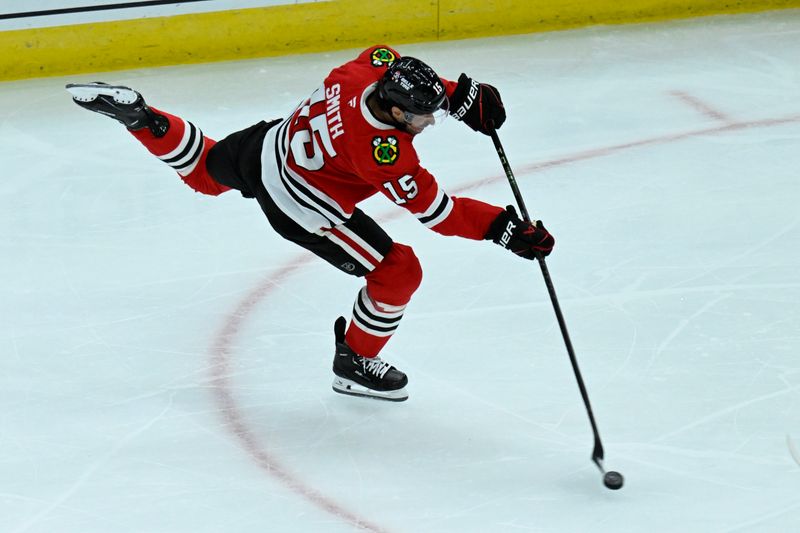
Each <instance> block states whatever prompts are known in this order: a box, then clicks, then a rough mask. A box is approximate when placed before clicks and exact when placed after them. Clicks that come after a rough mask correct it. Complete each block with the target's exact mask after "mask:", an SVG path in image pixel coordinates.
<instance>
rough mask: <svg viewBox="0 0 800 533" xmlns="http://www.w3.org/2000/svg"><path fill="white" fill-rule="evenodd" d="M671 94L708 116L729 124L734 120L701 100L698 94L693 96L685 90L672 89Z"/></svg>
mask: <svg viewBox="0 0 800 533" xmlns="http://www.w3.org/2000/svg"><path fill="white" fill-rule="evenodd" d="M670 94H672V96H675V97H676V98H678V99H680V100H682V101H683V102H684V103H686V104H689V106H690V107H693V108H694V109H695V110H697V111H699V112H700V113H702V114H703V115H705V116H707V117H710V118H713V119H714V120H719V121H720V122H725V123H728V124H729V123H731V122H732V120H731V119H730V118H729V117H728V116H727V115H726V114H725V113H723V112H721V111H718V110H716V109H714V108H713V107H711V106H710V105H708V104H707V103H705V102H704V101H702V100H700V99H699V98H697V97H696V96H693V95H691V94H689V93H687V92H684V91H672V92H671V93H670Z"/></svg>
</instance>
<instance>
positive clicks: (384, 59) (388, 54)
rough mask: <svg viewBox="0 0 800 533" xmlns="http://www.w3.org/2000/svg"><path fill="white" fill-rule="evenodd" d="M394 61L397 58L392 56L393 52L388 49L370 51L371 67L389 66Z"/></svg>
mask: <svg viewBox="0 0 800 533" xmlns="http://www.w3.org/2000/svg"><path fill="white" fill-rule="evenodd" d="M395 59H397V58H396V57H395V56H394V52H392V51H391V50H389V49H388V48H376V49H375V50H373V51H372V66H373V67H381V66H383V65H391V64H392V63H394V60H395Z"/></svg>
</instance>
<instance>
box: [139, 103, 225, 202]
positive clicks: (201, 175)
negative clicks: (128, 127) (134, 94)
mask: <svg viewBox="0 0 800 533" xmlns="http://www.w3.org/2000/svg"><path fill="white" fill-rule="evenodd" d="M151 109H152V110H153V112H154V113H157V114H159V115H162V116H164V117H166V118H167V120H169V129H168V130H167V134H166V135H164V136H163V137H156V136H155V135H153V134H152V133H151V132H150V130H149V129H148V128H143V129H141V130H136V131H132V132H131V133H132V134H133V136H134V137H136V138H137V139H138V140H139V142H141V143H142V144H143V145H144V147H145V148H147V149H148V150H149V151H150V153H151V154H153V155H154V156H156V157H158V158H159V159H161V160H162V161H163V162H165V163H166V164H168V165H169V166H171V167H172V168H173V169H174V170H175V171H176V172H177V173H178V175H179V176H180V177H181V179H182V180H183V181H184V183H186V185H188V186H189V187H191V188H192V189H194V190H195V191H197V192H200V193H203V194H209V195H212V196H218V195H220V194H222V193H224V192H225V191H229V190H231V189H230V187H226V186H225V185H222V184H220V183H217V182H216V181H214V178H212V177H211V175H210V174H209V173H208V170H206V157H207V156H208V151H209V150H210V149H211V147H212V146H214V144H216V141H214V140H213V139H209V138H208V137H204V136H203V132H202V131H200V129H199V128H198V127H197V126H195V125H194V124H192V123H191V122H188V121H184V120H183V119H181V118H180V117H176V116H174V115H170V114H169V113H164V112H163V111H159V110H158V109H155V108H153V107H151Z"/></svg>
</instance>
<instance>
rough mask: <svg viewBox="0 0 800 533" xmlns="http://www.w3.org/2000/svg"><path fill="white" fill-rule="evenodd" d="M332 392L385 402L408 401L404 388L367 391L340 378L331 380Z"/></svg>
mask: <svg viewBox="0 0 800 533" xmlns="http://www.w3.org/2000/svg"><path fill="white" fill-rule="evenodd" d="M333 390H334V392H338V393H339V394H346V395H348V396H360V397H362V398H372V399H374V400H386V401H389V402H404V401H406V400H408V392H406V389H405V388H402V389H397V390H388V391H378V390H374V389H368V388H367V387H364V386H362V385H359V384H358V383H355V382H354V381H350V380H349V379H344V378H340V377H338V376H337V377H335V378H333Z"/></svg>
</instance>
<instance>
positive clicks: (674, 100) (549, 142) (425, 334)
mask: <svg viewBox="0 0 800 533" xmlns="http://www.w3.org/2000/svg"><path fill="white" fill-rule="evenodd" d="M399 49H400V51H401V52H403V53H406V54H410V55H417V56H421V57H423V58H424V59H425V60H427V61H428V62H429V63H431V64H432V65H433V66H434V67H435V68H436V69H437V70H438V71H439V72H440V73H441V74H442V75H443V76H445V77H449V78H456V77H457V76H458V74H459V73H460V72H462V71H466V72H468V73H470V74H471V75H473V76H475V77H476V78H477V79H479V80H482V81H487V82H491V83H493V84H494V85H496V86H497V87H498V88H499V89H500V91H501V93H502V95H503V96H504V99H505V102H506V104H507V108H508V114H509V119H508V122H507V123H506V125H505V126H504V127H503V128H502V130H501V138H502V140H503V142H504V143H505V147H506V151H507V153H508V156H509V159H510V160H511V163H512V165H513V166H514V168H515V169H516V173H517V178H518V181H519V183H520V186H521V188H522V192H523V194H524V196H525V198H526V200H527V204H528V207H529V208H530V210H531V211H532V212H533V214H534V215H535V216H537V217H540V218H542V219H543V220H545V222H546V223H547V225H548V227H549V228H550V229H551V231H552V232H553V233H554V234H555V236H556V238H557V248H556V251H555V252H554V254H553V255H552V256H551V258H550V259H549V261H548V265H549V267H550V270H551V273H552V275H553V278H554V282H555V286H556V288H557V290H558V293H559V296H560V299H561V304H562V307H563V309H564V313H565V316H566V320H567V324H568V325H569V328H570V332H571V334H572V339H573V342H574V345H575V347H576V351H577V355H578V361H579V363H580V365H581V369H582V371H583V375H584V378H585V380H586V384H587V387H588V390H589V395H590V398H591V400H592V402H593V406H594V409H595V414H596V416H597V421H598V424H599V427H600V432H601V435H602V437H603V440H604V444H605V448H606V466H607V467H608V468H610V469H615V470H619V471H621V472H622V473H623V474H624V475H625V476H626V480H627V483H626V485H625V487H624V489H623V490H621V491H619V492H611V491H608V490H606V489H605V488H603V486H602V485H601V484H600V476H599V473H598V471H597V469H596V468H595V467H594V465H593V464H592V463H591V461H590V454H591V450H592V435H591V432H590V428H589V423H588V420H587V417H586V413H585V411H584V408H583V405H582V403H581V400H580V396H579V394H578V389H577V387H576V384H575V380H574V377H573V375H572V370H571V367H570V365H569V362H568V358H567V355H566V353H565V350H564V345H563V342H562V339H561V337H560V334H559V331H558V327H557V325H556V322H555V319H554V315H553V312H552V308H551V306H550V302H549V300H548V297H547V292H546V290H545V287H544V283H543V281H542V277H541V274H540V272H539V269H538V268H537V266H536V265H535V264H532V263H528V262H525V261H521V260H517V259H515V258H514V257H512V256H511V255H510V254H508V253H506V252H504V251H502V250H501V249H499V248H498V247H496V246H494V245H491V244H487V243H476V242H472V241H466V240H460V239H456V238H445V237H441V236H438V235H437V234H434V233H433V232H430V231H429V230H426V229H425V228H424V227H422V226H421V225H419V224H418V223H417V222H416V221H415V220H414V219H413V217H411V216H409V215H407V214H405V213H400V210H399V208H396V207H394V206H393V205H391V204H390V203H389V202H388V201H387V200H386V199H384V198H383V197H380V198H374V199H372V200H370V201H368V202H366V203H365V204H364V206H363V207H364V209H365V210H367V211H368V212H369V213H371V214H373V215H374V216H375V217H376V218H378V219H380V220H383V221H384V224H385V227H386V228H387V230H388V231H389V232H390V234H391V235H393V237H394V238H395V239H396V240H398V241H402V242H406V243H409V244H412V245H413V246H414V248H415V250H416V252H417V254H418V256H419V258H420V259H421V261H422V263H423V266H424V270H425V280H424V282H423V285H422V287H421V288H420V290H419V292H418V293H417V295H416V297H415V299H414V300H413V302H412V304H411V305H410V307H409V309H408V312H407V313H406V318H405V319H404V321H403V325H402V327H401V328H400V330H399V332H398V334H397V335H396V336H395V338H394V339H393V340H392V342H391V343H390V344H389V345H388V347H387V349H386V351H385V354H384V355H385V358H386V359H387V360H389V361H391V362H392V363H394V364H396V365H398V366H399V367H400V368H401V369H403V370H405V371H406V372H407V373H408V374H409V376H410V380H411V383H410V385H409V390H410V394H411V398H410V399H409V401H408V402H405V403H401V404H392V403H386V402H375V401H368V400H362V399H355V398H347V397H343V396H340V395H336V394H334V393H333V392H332V391H331V389H330V382H331V371H330V360H331V357H332V331H331V329H332V324H333V320H334V318H335V317H336V316H338V315H339V314H344V315H349V312H350V308H351V306H352V301H353V298H354V296H355V293H356V291H357V289H358V288H359V287H360V285H361V283H360V280H357V279H354V278H349V277H347V276H345V275H343V274H341V273H340V272H338V271H336V270H334V269H332V268H331V267H329V266H328V265H327V264H325V263H323V262H321V261H319V260H316V259H315V258H313V256H309V255H308V254H306V253H304V252H303V251H302V250H300V249H299V248H297V247H295V246H293V245H291V244H290V243H287V242H284V241H282V240H281V239H280V238H279V237H277V236H276V235H275V234H274V233H273V232H272V230H271V229H270V228H269V226H268V225H267V223H266V221H265V219H264V217H263V215H262V214H261V212H260V210H259V208H258V206H257V204H256V203H255V202H253V201H249V200H245V199H242V198H241V197H239V196H238V195H237V194H235V193H229V194H226V195H223V196H222V197H219V198H211V197H203V196H201V195H198V194H194V193H192V192H191V191H190V190H189V189H187V188H186V187H185V186H184V185H183V184H182V183H181V182H180V180H179V179H178V178H177V176H175V175H174V174H173V173H172V172H171V170H170V169H169V168H168V167H166V166H165V165H163V164H162V163H160V162H158V161H157V160H155V159H154V158H153V157H151V156H150V155H149V154H148V153H147V152H146V151H145V150H144V149H142V148H141V147H140V146H138V145H137V143H136V142H135V141H134V140H133V139H132V138H131V137H130V136H129V135H127V134H126V133H125V131H124V130H122V129H121V128H120V126H119V125H118V124H116V123H114V122H113V121H110V120H108V119H106V118H104V117H101V116H97V115H94V114H91V113H87V112H86V111H83V110H81V109H79V108H78V107H77V106H74V105H73V104H72V103H71V102H70V99H69V96H68V94H67V93H66V92H65V91H64V90H63V86H64V84H65V83H66V82H80V81H90V80H94V79H102V80H105V81H109V82H114V83H118V84H130V85H132V86H133V87H135V88H137V89H139V90H140V91H142V92H143V93H144V94H145V95H146V97H147V98H148V100H149V101H150V102H151V103H152V104H153V105H156V106H159V107H161V108H162V109H164V110H168V111H170V112H173V113H176V114H179V115H181V116H184V117H186V118H190V119H192V120H193V121H194V122H195V123H197V124H198V125H200V126H201V127H202V128H203V130H204V131H205V133H206V134H207V135H210V136H212V137H215V138H221V137H223V136H225V135H226V134H228V133H230V132H232V131H235V130H237V129H240V128H243V127H245V126H248V125H250V124H252V123H254V122H256V121H258V120H260V119H262V118H272V117H277V116H281V115H283V114H284V113H285V112H287V111H288V110H290V109H291V108H292V107H293V106H294V105H295V104H296V103H297V102H298V101H299V99H301V98H304V97H305V96H307V95H308V94H310V92H311V91H312V90H313V89H314V88H315V87H316V86H317V85H318V84H319V81H320V79H321V77H322V76H323V75H324V74H325V73H326V72H327V71H328V70H329V69H330V68H332V67H333V66H336V65H338V64H339V63H341V62H344V61H346V60H348V59H349V58H351V57H353V56H354V54H355V53H356V52H357V51H353V50H350V51H342V52H335V53H330V54H319V55H308V56H297V57H284V58H274V59H263V60H253V61H242V62H236V63H226V64H212V65H200V66H186V67H175V68H159V69H143V70H137V71H129V72H115V73H110V74H102V75H101V74H98V75H91V76H72V77H69V78H54V79H42V80H35V81H23V82H15V83H5V84H2V85H0V116H1V117H2V118H1V119H0V161H1V162H2V171H3V179H2V180H0V202H2V209H1V210H0V254H1V255H2V260H0V280H2V281H1V282H0V313H1V314H0V317H2V320H0V353H2V358H1V359H0V413H2V414H0V531H2V532H9V533H11V532H13V533H23V532H26V533H53V532H57V533H62V532H63V533H100V532H102V533H107V532H115V533H129V532H137V533H138V532H148V533H150V532H169V533H182V532H187V533H188V532H192V533H211V532H237V533H238V532H241V533H249V532H264V531H269V532H307V531H314V532H317V531H320V532H345V531H357V530H368V531H391V532H398V533H399V532H495V531H510V532H515V531H542V532H553V533H563V532H587V531H591V532H594V531H600V532H604V531H615V532H643V531H659V532H660V531H669V532H671V531H690V532H733V531H742V532H751V531H756V532H788V531H800V465H798V464H796V463H795V462H794V461H793V460H792V458H791V455H790V453H789V449H788V447H787V435H788V436H792V437H794V439H795V440H796V441H798V443H800V415H798V403H799V402H800V361H798V352H799V351H800V305H798V302H799V301H800V279H798V272H799V271H800V212H799V211H798V204H799V203H800V176H799V175H798V168H800V98H799V95H800V70H798V57H800V13H798V12H797V11H789V12H784V13H775V14H764V15H757V16H742V17H721V18H713V19H702V20H697V21H689V22H679V23H668V24H660V25H642V26H632V27H607V28H604V27H600V28H593V29H587V30H581V31H574V32H563V33H553V34H543V35H530V36H519V37H509V38H497V39H484V40H473V41H463V42H446V43H432V44H425V45H409V46H400V47H399ZM418 150H419V152H420V154H421V157H422V160H423V162H424V164H425V166H426V167H427V168H429V169H430V170H431V171H432V172H433V173H434V174H435V175H436V176H437V177H438V178H439V180H440V182H441V183H442V184H443V185H444V186H445V188H446V189H447V190H449V191H451V192H453V193H458V192H459V191H462V190H463V192H461V194H464V195H470V196H474V197H477V198H481V199H484V200H486V201H490V202H493V203H497V204H503V205H504V204H506V203H511V201H512V196H511V193H510V191H509V188H508V185H507V184H506V182H505V178H504V176H503V173H502V169H501V167H500V164H499V161H498V160H497V157H496V154H495V152H494V149H493V147H492V145H491V142H490V141H489V139H488V138H486V137H483V136H480V135H478V134H475V133H473V132H471V131H470V130H468V129H467V128H466V127H465V126H463V125H461V124H459V123H457V122H454V121H449V122H447V123H445V124H443V125H441V126H437V128H436V129H435V130H434V131H430V132H426V133H425V134H424V135H422V136H421V137H420V138H419V141H418ZM476 184H477V185H476ZM470 186H471V187H470ZM465 187H467V189H465ZM464 189H465V190H464ZM357 523H360V526H359V525H357Z"/></svg>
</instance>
